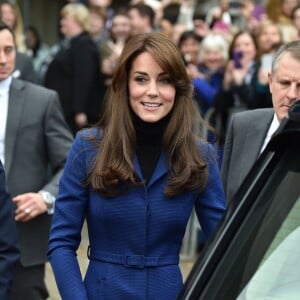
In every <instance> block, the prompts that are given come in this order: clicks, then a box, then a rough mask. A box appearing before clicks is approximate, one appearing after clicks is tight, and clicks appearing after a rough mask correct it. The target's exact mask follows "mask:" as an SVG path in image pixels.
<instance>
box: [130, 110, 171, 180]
mask: <svg viewBox="0 0 300 300" xmlns="http://www.w3.org/2000/svg"><path fill="white" fill-rule="evenodd" d="M132 116H133V124H134V127H135V131H136V139H137V144H136V154H137V158H138V161H139V164H140V167H141V171H142V173H143V176H144V179H145V180H146V182H147V181H149V179H150V178H151V176H152V174H153V172H154V169H155V167H156V164H157V161H158V159H159V157H160V153H161V151H162V148H163V135H164V131H165V129H166V127H167V125H168V123H169V120H170V114H168V115H167V116H166V117H164V118H163V119H161V120H159V121H158V122H155V123H149V122H144V121H143V120H141V119H140V118H139V117H138V116H137V115H136V114H135V113H132Z"/></svg>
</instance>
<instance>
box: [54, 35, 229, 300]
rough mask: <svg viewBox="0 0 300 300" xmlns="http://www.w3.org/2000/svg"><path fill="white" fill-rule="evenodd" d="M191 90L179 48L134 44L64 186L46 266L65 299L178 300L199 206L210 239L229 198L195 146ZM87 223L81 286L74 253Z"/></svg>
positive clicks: (208, 151)
mask: <svg viewBox="0 0 300 300" xmlns="http://www.w3.org/2000/svg"><path fill="white" fill-rule="evenodd" d="M197 120H198V113H197V109H196V108H195V107H194V104H193V88H192V85H191V82H190V80H189V78H188V76H187V73H186V69H185V66H184V63H183V61H182V58H181V56H180V53H179V52H178V50H177V48H176V46H174V44H173V43H172V42H171V41H169V40H168V39H166V37H165V36H163V35H162V34H159V33H151V34H143V35H136V36H134V37H132V38H131V39H130V40H129V41H128V43H127V44H126V45H125V48H124V50H123V52H122V55H121V57H120V59H119V62H118V66H117V69H116V73H115V75H114V77H113V81H112V85H111V88H110V90H109V93H108V95H107V99H106V107H105V112H104V114H103V117H102V119H101V120H100V121H99V123H98V124H97V126H96V127H94V128H91V129H85V130H83V131H80V132H79V133H78V134H77V136H76V139H75V142H74V144H73V147H72V149H71V151H70V153H69V158H68V160H67V163H66V165H65V170H64V174H63V176H62V179H61V183H60V189H59V195H58V198H57V201H56V206H55V213H54V216H53V224H52V228H51V233H50V241H49V253H48V256H49V259H50V262H51V265H52V268H53V271H54V275H55V278H56V282H57V285H58V288H59V291H60V294H61V297H62V299H63V300H74V299H76V300H83V299H114V300H115V299H122V300H126V299H128V300H129V299H130V300H132V299H135V300H138V299H141V300H145V299H149V300H150V299H153V300H157V299H164V300H168V299H170V300H174V299H176V296H177V294H178V293H179V290H180V288H181V287H182V276H181V273H180V269H179V266H178V263H179V252H180V247H181V243H182V239H183V236H184V233H185V229H186V225H187V222H188V219H189V217H190V215H191V212H192V208H193V207H195V209H196V212H197V215H198V218H199V221H200V224H201V228H202V229H203V231H204V233H205V235H206V237H209V236H210V235H211V234H212V232H213V231H214V230H215V228H216V226H217V224H218V222H219V220H220V218H221V216H222V214H223V212H224V210H225V199H224V193H223V189H222V186H221V181H220V177H219V171H218V166H217V163H216V160H215V157H214V154H213V153H214V152H213V149H212V147H211V146H210V145H208V144H206V143H205V142H204V141H201V140H199V139H198V138H196V133H195V130H194V129H197V128H199V124H196V121H197ZM85 219H86V221H87V226H88V234H89V242H90V248H89V251H88V256H89V259H90V263H89V267H88V270H87V273H86V275H85V278H84V280H82V276H81V273H80V269H79V265H78V261H77V258H76V250H77V249H78V246H79V244H80V240H81V229H82V225H83V222H84V220H85Z"/></svg>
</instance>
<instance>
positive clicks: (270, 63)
mask: <svg viewBox="0 0 300 300" xmlns="http://www.w3.org/2000/svg"><path fill="white" fill-rule="evenodd" d="M67 2H68V3H66V4H65V5H64V6H63V7H62V9H61V10H60V22H59V33H60V37H59V39H58V40H57V43H55V44H54V45H47V44H46V43H45V41H43V39H42V38H41V35H40V32H39V30H38V28H36V27H34V26H28V27H27V28H24V26H23V21H22V16H21V12H20V10H19V8H18V6H17V5H16V4H15V3H14V2H11V1H1V3H0V100H1V102H0V112H1V117H2V115H3V116H4V117H3V118H2V119H1V122H0V160H1V164H0V175H1V177H0V180H1V181H0V184H1V185H0V187H1V191H0V192H1V195H0V196H1V199H2V198H3V200H2V201H5V202H7V201H10V202H12V203H13V204H12V205H13V206H12V207H11V208H10V205H4V204H3V207H5V211H4V212H3V213H2V204H1V205H0V209H1V211H0V218H1V219H3V220H5V218H7V219H8V220H9V221H7V226H8V227H7V228H4V229H3V231H0V235H1V236H0V241H1V242H2V240H3V243H4V244H5V245H6V244H7V245H8V246H7V249H11V251H10V256H9V257H8V259H7V260H6V263H5V264H3V263H2V262H1V259H0V290H1V291H3V297H1V299H9V298H8V295H9V293H10V294H11V295H12V298H11V299H12V300H18V299H30V300H38V299H47V297H48V292H47V288H46V286H45V283H44V271H45V262H46V261H47V253H48V258H49V259H50V262H51V265H52V268H53V271H54V274H55V277H56V281H57V285H58V288H59V291H60V293H61V296H62V299H70V300H71V299H97V297H99V296H100V295H101V296H102V297H103V299H119V298H124V299H148V298H149V299H175V298H176V295H177V294H178V292H179V290H180V288H181V287H182V278H181V274H180V270H179V267H178V261H179V253H180V246H181V243H182V239H183V235H184V232H185V228H186V225H187V222H188V220H189V217H190V215H191V213H192V208H193V207H195V211H196V213H197V216H198V219H199V223H200V225H201V237H200V238H199V243H200V244H201V245H202V244H203V243H205V242H206V240H207V238H208V237H209V236H210V235H211V234H212V233H213V232H214V230H215V229H216V228H217V225H218V222H219V220H220V219H221V218H222V215H223V213H224V212H225V210H226V205H227V204H226V200H227V203H228V202H230V201H231V199H232V197H233V195H234V193H235V191H236V190H237V189H238V186H239V184H240V183H241V181H242V178H240V177H239V178H236V176H237V175H236V170H239V169H240V167H241V164H243V161H240V162H239V161H238V160H233V159H232V156H236V153H235V151H237V150H236V149H238V147H239V146H238V145H239V144H240V143H241V139H243V136H242V137H240V136H239V135H238V133H237V132H238V131H239V132H240V133H241V130H240V128H242V127H243V128H247V126H248V122H249V123H256V124H258V123H259V121H258V119H260V118H261V116H262V114H264V115H265V116H268V118H264V120H265V121H266V122H264V124H263V125H262V126H263V129H262V130H260V131H261V133H262V134H261V138H260V139H261V140H260V142H261V143H263V144H264V145H265V144H266V143H267V141H268V140H265V138H266V134H267V138H268V139H269V138H270V136H271V133H273V132H274V131H275V130H276V128H277V127H278V125H279V123H280V122H281V121H282V119H283V118H284V117H285V115H286V114H287V109H288V108H289V107H290V106H291V104H292V103H293V102H294V101H295V100H296V99H299V98H300V94H299V93H300V92H299V84H300V78H299V75H298V74H297V67H298V65H299V61H300V59H299V55H298V54H297V53H299V51H300V48H299V47H300V46H299V43H300V6H299V3H298V1H297V0H268V1H266V3H261V4H257V3H256V2H254V1H253V0H242V1H229V0H220V1H219V4H218V5H217V6H213V7H209V9H204V6H203V5H201V3H200V2H201V1H198V2H197V1H192V0H190V1H185V0H182V1H175V0H174V1H172V0H169V1H167V0H163V1H155V0H151V1H150V0H148V1H146V0H145V1H130V2H129V3H128V4H126V5H125V4H124V6H122V7H117V8H115V7H114V6H113V5H112V1H110V0H106V1H103V0H89V1H67ZM298 73H299V72H298ZM299 74H300V73H299ZM2 100H3V101H2ZM257 109H259V110H257ZM245 120H247V124H245ZM237 124H242V125H238V129H236V128H237V127H236V126H237ZM90 127H91V128H90ZM248 127H249V128H251V126H248ZM269 127H271V129H272V130H271V129H269ZM245 130H246V129H245ZM270 130H271V131H272V132H271V133H270ZM269 133H270V134H269ZM17 136H18V138H17ZM257 136H260V135H259V134H258V133H256V134H255V137H257ZM253 137H254V135H253ZM207 142H209V143H207ZM213 142H214V144H213V145H215V146H214V147H213V146H212V145H211V144H210V143H213ZM245 147H246V148H245V149H249V148H247V146H245ZM224 149H225V151H224ZM256 150H257V151H256V152H255V154H253V157H252V160H250V159H249V164H248V167H247V168H248V169H250V168H251V164H253V162H254V161H255V159H256V158H257V156H258V155H259V153H260V151H262V150H261V145H258V144H257V149H256ZM253 153H254V152H253ZM248 154H249V153H247V151H246V152H245V157H247V155H248ZM2 164H3V166H2ZM4 171H5V174H6V179H5V177H4ZM246 172H247V170H246V169H245V173H246ZM245 175H246V174H245ZM225 195H226V196H227V199H226V200H225ZM10 209H12V210H13V211H14V219H15V220H16V224H15V222H12V221H11V220H12V216H13V215H12V214H11V213H10V212H9V210H10ZM53 214H54V215H53ZM52 215H53V218H52ZM85 220H86V221H87V224H88V231H89V239H90V249H89V254H88V255H89V259H90V261H91V263H90V265H89V268H88V272H87V274H86V276H85V280H84V281H82V275H81V274H80V270H79V266H78V262H77V260H76V251H77V249H78V246H79V244H80V238H81V230H82V226H83V223H84V221H85ZM0 222H3V221H2V220H0ZM51 224H52V227H51V231H50V233H49V230H50V225H51ZM15 225H17V226H15ZM9 227H11V232H12V235H11V236H10V238H9V239H7V240H6V238H3V239H2V236H3V235H6V232H7V231H8V230H9ZM2 232H3V233H2ZM15 232H16V234H15ZM49 234H50V239H49ZM48 242H49V244H48ZM32 248H34V249H35V250H34V251H32ZM18 252H19V253H18ZM9 264H11V265H14V266H15V268H10V270H11V271H10V276H9V277H7V274H6V275H5V276H6V279H5V280H1V278H2V274H1V273H3V272H6V270H7V269H9V267H10V265H9ZM124 267H125V268H124ZM2 270H3V272H2ZM96 274H97V275H96ZM108 279H109V280H108ZM161 281H163V282H164V285H163V286H162V285H160V284H159V282H161ZM2 286H3V288H2ZM4 286H5V288H4ZM10 286H11V288H10ZM99 286H100V287H99ZM98 287H99V288H98ZM108 290H109V291H110V294H109V295H108V294H107V293H108V292H107V291H108ZM0 295H2V294H1V292H0ZM24 295H26V297H27V298H26V297H25V298H24ZM145 295H148V296H145ZM147 297H148V298H147Z"/></svg>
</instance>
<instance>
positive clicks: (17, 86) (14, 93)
mask: <svg viewBox="0 0 300 300" xmlns="http://www.w3.org/2000/svg"><path fill="white" fill-rule="evenodd" d="M22 88H23V83H22V82H21V81H18V80H15V79H13V80H12V83H11V87H10V90H9V100H8V111H7V119H6V131H5V154H4V155H5V172H6V174H8V173H9V170H10V166H11V162H12V159H13V153H14V147H15V142H16V138H17V132H18V129H19V125H20V119H21V114H22V111H23V106H24V96H23V93H22Z"/></svg>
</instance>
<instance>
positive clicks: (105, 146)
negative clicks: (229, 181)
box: [87, 33, 207, 197]
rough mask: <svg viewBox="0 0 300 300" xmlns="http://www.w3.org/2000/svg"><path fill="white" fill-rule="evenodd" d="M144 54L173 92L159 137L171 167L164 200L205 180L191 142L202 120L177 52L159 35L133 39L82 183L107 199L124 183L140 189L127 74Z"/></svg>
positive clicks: (204, 167) (121, 61)
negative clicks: (89, 167)
mask: <svg viewBox="0 0 300 300" xmlns="http://www.w3.org/2000/svg"><path fill="white" fill-rule="evenodd" d="M143 52H148V53H150V54H151V55H152V56H153V58H154V59H155V61H156V62H157V63H158V64H159V66H160V67H161V68H162V69H163V70H164V71H165V72H166V73H168V74H169V76H170V79H171V82H172V83H173V84H174V87H175V90H176V96H175V101H174V106H173V108H172V111H171V112H170V113H171V116H170V121H169V123H168V125H167V128H166V130H165V132H164V136H163V148H164V151H165V153H166V156H167V159H168V162H169V165H170V170H169V178H168V184H167V186H166V188H165V191H164V192H165V195H166V196H168V197H172V196H175V195H178V194H180V193H182V192H184V191H186V190H192V191H198V192H200V191H201V190H202V189H203V188H204V187H205V185H206V181H207V164H206V161H205V159H204V157H203V155H202V154H201V153H200V149H199V145H197V137H196V136H198V135H196V133H197V131H198V133H199V130H200V125H201V117H200V116H199V113H198V110H197V108H196V106H195V104H194V101H193V87H192V84H191V81H190V79H189V78H188V75H187V72H186V68H185V65H184V62H183V60H182V57H181V55H180V52H179V50H178V49H177V47H176V46H175V45H174V44H173V43H172V42H171V41H170V40H169V39H167V38H166V36H164V35H163V34H161V33H147V34H139V35H135V36H133V37H131V38H130V39H129V40H128V42H127V43H126V45H125V47H124V49H123V52H122V54H121V56H120V58H119V62H118V66H117V68H116V70H115V73H114V75H113V80H112V84H111V87H110V89H109V91H108V93H107V95H106V101H105V107H104V113H103V116H102V119H101V120H100V121H99V122H98V124H97V126H98V127H99V128H101V130H102V138H101V141H100V145H99V147H100V148H99V151H98V154H97V156H96V158H95V161H94V165H93V167H92V170H91V172H90V174H89V178H88V182H87V183H88V184H89V185H90V186H91V187H92V188H93V189H95V190H96V191H98V192H100V193H101V194H104V195H106V196H114V195H116V194H117V193H118V192H120V190H121V189H122V186H124V184H125V186H127V187H128V185H133V186H138V185H141V184H142V182H141V180H140V179H139V178H138V176H137V174H136V172H135V170H134V167H133V157H134V153H135V147H136V134H135V128H134V125H133V122H132V119H131V111H130V105H129V93H128V74H129V71H130V68H131V66H132V62H133V60H134V59H135V58H136V57H137V56H138V55H140V54H141V53H143ZM95 139H96V138H95Z"/></svg>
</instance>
